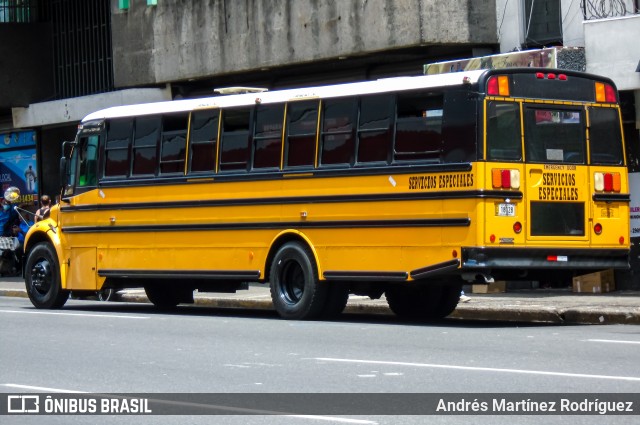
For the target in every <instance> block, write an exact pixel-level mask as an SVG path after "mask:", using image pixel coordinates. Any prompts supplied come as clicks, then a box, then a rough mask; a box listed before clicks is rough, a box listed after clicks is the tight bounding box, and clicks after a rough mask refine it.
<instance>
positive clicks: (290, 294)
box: [269, 242, 328, 320]
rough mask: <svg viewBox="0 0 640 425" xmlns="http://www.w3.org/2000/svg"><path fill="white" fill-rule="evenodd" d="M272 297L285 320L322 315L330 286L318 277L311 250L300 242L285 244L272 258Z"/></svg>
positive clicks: (306, 318) (313, 317) (312, 317)
mask: <svg viewBox="0 0 640 425" xmlns="http://www.w3.org/2000/svg"><path fill="white" fill-rule="evenodd" d="M269 277H270V282H271V300H272V301H273V306H274V307H275V309H276V311H277V312H278V314H279V315H280V317H282V318H284V319H294V320H308V319H316V318H318V317H320V315H321V314H322V312H323V309H324V307H325V303H326V299H327V292H328V291H327V289H328V287H327V285H326V284H323V283H320V281H319V279H318V267H317V266H316V263H315V261H314V259H313V255H312V254H311V252H310V251H309V249H308V248H307V247H306V246H304V245H302V244H301V243H299V242H289V243H286V244H284V245H283V246H282V247H280V249H279V250H278V252H276V255H275V256H274V257H273V262H272V264H271V272H270V274H269Z"/></svg>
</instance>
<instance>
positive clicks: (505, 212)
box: [496, 204, 516, 217]
mask: <svg viewBox="0 0 640 425" xmlns="http://www.w3.org/2000/svg"><path fill="white" fill-rule="evenodd" d="M496 215H497V216H500V217H515V215H516V206H515V205H514V204H497V205H496Z"/></svg>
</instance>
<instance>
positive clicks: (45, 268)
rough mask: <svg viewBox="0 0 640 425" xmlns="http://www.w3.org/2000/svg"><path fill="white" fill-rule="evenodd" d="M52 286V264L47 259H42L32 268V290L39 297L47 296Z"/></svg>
mask: <svg viewBox="0 0 640 425" xmlns="http://www.w3.org/2000/svg"><path fill="white" fill-rule="evenodd" d="M52 285H53V273H52V272H51V264H50V263H49V261H48V260H47V259H45V258H41V259H39V260H38V261H37V262H36V263H35V264H34V265H33V267H32V268H31V288H33V290H34V291H36V292H37V293H38V294H39V295H46V294H47V293H48V292H49V290H51V287H52Z"/></svg>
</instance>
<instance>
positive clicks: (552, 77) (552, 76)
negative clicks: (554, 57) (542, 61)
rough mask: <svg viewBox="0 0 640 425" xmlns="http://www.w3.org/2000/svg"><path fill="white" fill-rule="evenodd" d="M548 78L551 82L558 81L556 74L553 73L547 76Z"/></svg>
mask: <svg viewBox="0 0 640 425" xmlns="http://www.w3.org/2000/svg"><path fill="white" fill-rule="evenodd" d="M547 78H548V79H549V80H555V79H556V74H553V73H551V72H550V73H548V74H547Z"/></svg>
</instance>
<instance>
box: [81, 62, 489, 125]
mask: <svg viewBox="0 0 640 425" xmlns="http://www.w3.org/2000/svg"><path fill="white" fill-rule="evenodd" d="M484 72H486V70H475V71H465V72H455V73H451V74H439V75H425V76H416V77H395V78H384V79H379V80H373V81H364V82H358V83H346V84H337V85H327V86H318V87H305V88H296V89H287V90H275V91H270V92H264V93H247V94H239V95H229V96H212V97H204V98H199V99H185V100H173V101H166V102H155V103H145V104H138V105H126V106H114V107H112V108H107V109H102V110H99V111H96V112H93V113H91V114H89V115H87V116H86V117H85V118H84V119H83V120H82V122H88V121H93V120H100V119H107V118H123V117H135V116H139V115H153V114H165V113H171V112H186V111H192V110H195V109H206V108H228V107H233V106H248V105H255V104H256V103H260V104H263V105H264V104H270V103H282V102H289V101H295V100H303V99H315V98H318V99H327V98H333V97H343V96H356V95H365V94H376V93H387V92H394V91H402V90H411V89H428V88H437V87H446V86H454V85H460V84H462V83H463V79H464V78H468V80H467V81H468V82H469V83H475V82H477V81H478V78H480V75H482V74H483V73H484ZM258 99H259V100H258Z"/></svg>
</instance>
